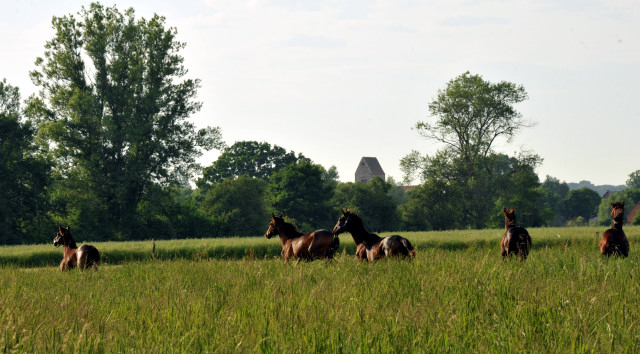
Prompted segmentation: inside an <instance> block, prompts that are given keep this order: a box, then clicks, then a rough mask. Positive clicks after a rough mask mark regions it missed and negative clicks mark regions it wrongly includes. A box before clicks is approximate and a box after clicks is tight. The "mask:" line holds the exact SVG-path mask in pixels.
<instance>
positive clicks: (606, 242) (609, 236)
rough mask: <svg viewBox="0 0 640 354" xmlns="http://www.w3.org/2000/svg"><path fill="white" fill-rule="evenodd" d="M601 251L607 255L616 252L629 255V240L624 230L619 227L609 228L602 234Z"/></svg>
mask: <svg viewBox="0 0 640 354" xmlns="http://www.w3.org/2000/svg"><path fill="white" fill-rule="evenodd" d="M600 253H602V254H603V255H605V256H610V255H614V254H618V255H623V256H625V257H627V256H628V255H629V240H628V239H627V235H625V233H624V231H622V230H619V229H608V230H607V231H605V232H604V233H603V234H602V239H601V240H600Z"/></svg>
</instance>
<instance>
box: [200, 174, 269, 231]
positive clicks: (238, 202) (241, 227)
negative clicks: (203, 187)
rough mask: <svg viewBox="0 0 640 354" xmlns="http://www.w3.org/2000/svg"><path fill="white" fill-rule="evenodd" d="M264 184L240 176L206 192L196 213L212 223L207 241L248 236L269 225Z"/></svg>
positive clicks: (256, 179) (260, 181) (265, 183)
mask: <svg viewBox="0 0 640 354" xmlns="http://www.w3.org/2000/svg"><path fill="white" fill-rule="evenodd" d="M266 188H267V182H266V181H264V180H262V179H259V178H251V177H247V176H244V175H241V176H240V177H238V178H235V179H226V180H223V181H222V182H220V183H218V184H216V185H215V187H213V188H210V189H208V190H207V192H206V194H205V195H204V199H203V201H202V203H201V204H200V209H201V210H202V212H203V213H204V214H205V215H208V216H209V218H210V219H211V222H212V229H211V230H210V231H209V237H224V236H250V235H259V234H261V233H263V232H264V231H265V230H266V229H267V226H268V224H269V213H268V212H267V210H266V205H265V190H266Z"/></svg>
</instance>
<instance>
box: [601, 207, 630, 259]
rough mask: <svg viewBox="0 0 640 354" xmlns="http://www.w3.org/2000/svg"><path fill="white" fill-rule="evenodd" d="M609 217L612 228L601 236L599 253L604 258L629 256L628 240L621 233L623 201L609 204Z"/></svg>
mask: <svg viewBox="0 0 640 354" xmlns="http://www.w3.org/2000/svg"><path fill="white" fill-rule="evenodd" d="M611 217H613V228H611V229H608V230H607V231H605V232H604V233H603V234H602V240H600V253H602V255H604V256H611V255H614V256H624V257H627V256H629V240H627V235H625V234H624V231H622V224H623V223H624V201H621V202H615V203H611Z"/></svg>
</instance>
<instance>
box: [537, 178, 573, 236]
mask: <svg viewBox="0 0 640 354" xmlns="http://www.w3.org/2000/svg"><path fill="white" fill-rule="evenodd" d="M541 193H542V198H541V208H542V209H543V210H545V213H546V215H548V216H549V219H548V220H547V225H548V226H562V225H564V223H565V221H566V217H565V210H564V204H563V202H564V199H565V198H566V197H567V194H569V186H568V185H567V183H566V182H560V180H559V179H557V178H554V177H551V176H547V177H546V179H545V180H544V182H542V186H541Z"/></svg>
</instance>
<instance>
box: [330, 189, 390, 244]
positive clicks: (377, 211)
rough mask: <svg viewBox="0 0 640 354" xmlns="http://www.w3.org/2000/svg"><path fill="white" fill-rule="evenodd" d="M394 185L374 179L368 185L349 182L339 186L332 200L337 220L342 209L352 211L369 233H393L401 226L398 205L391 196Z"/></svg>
mask: <svg viewBox="0 0 640 354" xmlns="http://www.w3.org/2000/svg"><path fill="white" fill-rule="evenodd" d="M392 187H393V185H391V184H390V183H387V182H385V181H383V180H382V179H380V178H379V177H374V178H373V179H371V180H370V181H369V182H367V183H362V182H355V183H354V182H347V183H342V184H340V185H339V186H338V188H337V189H336V191H335V193H334V197H333V198H332V200H331V204H332V205H333V207H334V210H335V215H336V216H335V218H336V220H337V218H338V216H339V215H340V213H339V211H340V210H341V209H347V208H349V209H351V210H352V211H354V212H355V213H357V214H358V215H359V216H360V217H361V218H362V220H363V221H364V222H365V225H366V227H367V228H368V229H369V231H372V232H373V231H393V230H397V229H398V228H399V226H400V215H399V214H398V207H397V203H396V202H395V200H394V199H393V197H392V196H391V195H390V191H391V190H392Z"/></svg>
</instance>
